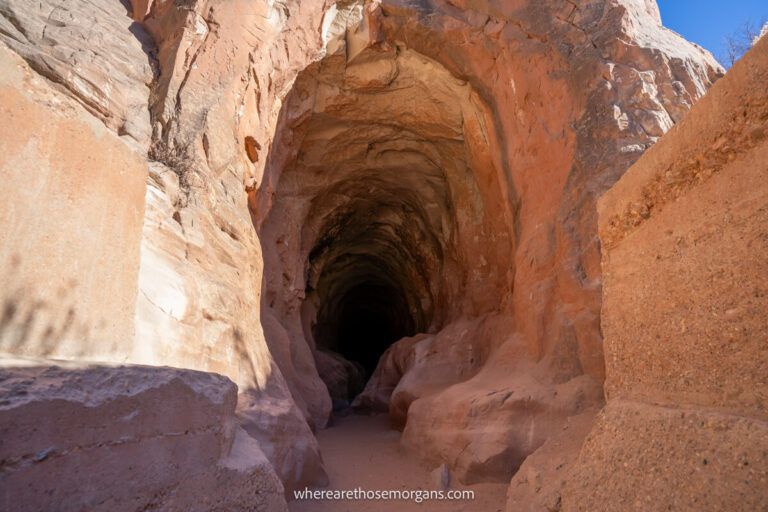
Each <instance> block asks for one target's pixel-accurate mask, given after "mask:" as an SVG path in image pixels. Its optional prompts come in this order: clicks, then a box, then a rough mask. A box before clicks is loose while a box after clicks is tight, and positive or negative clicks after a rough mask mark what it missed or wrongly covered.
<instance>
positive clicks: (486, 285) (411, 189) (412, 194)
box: [260, 46, 513, 399]
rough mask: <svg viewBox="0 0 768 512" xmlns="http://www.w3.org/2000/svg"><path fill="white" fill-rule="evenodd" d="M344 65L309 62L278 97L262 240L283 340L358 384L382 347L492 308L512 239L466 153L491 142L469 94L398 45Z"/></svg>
mask: <svg viewBox="0 0 768 512" xmlns="http://www.w3.org/2000/svg"><path fill="white" fill-rule="evenodd" d="M345 58H346V57H345V56H344V55H343V54H335V55H332V56H329V57H326V58H325V59H323V60H322V61H320V62H318V63H315V64H313V65H311V66H310V67H309V68H307V69H306V70H304V71H303V72H302V73H300V74H299V77H298V79H297V80H296V82H295V83H294V85H293V88H292V90H291V93H290V94H289V96H288V97H287V98H286V101H285V103H284V106H283V110H282V112H281V115H282V116H283V120H284V123H283V126H284V129H283V131H282V132H278V134H277V136H276V141H275V145H276V146H278V147H281V145H282V148H283V150H284V151H288V152H289V153H290V157H289V158H287V159H282V160H280V159H278V158H275V159H273V160H272V161H274V164H272V165H278V166H279V168H275V169H272V172H273V173H274V175H275V176H277V177H279V179H278V180H277V184H276V186H275V190H274V196H273V197H272V204H271V209H270V211H269V214H268V215H267V216H266V218H265V221H264V222H263V224H262V226H261V230H260V236H261V239H262V244H263V247H264V251H265V263H266V264H267V266H270V267H272V268H270V271H268V272H265V276H266V277H265V291H266V295H267V297H268V299H269V300H268V307H270V308H272V310H273V312H274V314H275V315H276V316H277V317H278V319H279V320H280V322H281V323H282V324H283V325H284V326H285V328H286V330H287V331H288V333H289V335H291V336H292V337H293V338H294V341H295V342H296V343H307V344H309V346H310V347H312V348H313V349H314V350H320V351H330V352H336V353H338V354H340V355H341V356H342V357H343V358H345V359H348V360H351V361H353V362H354V363H356V364H358V367H360V366H362V368H363V369H364V371H365V373H366V374H368V375H369V374H370V373H371V372H372V371H373V369H374V368H375V365H376V362H377V361H378V358H379V357H380V356H381V354H382V353H383V352H384V350H386V348H387V347H388V346H389V345H390V344H391V343H392V342H394V341H397V340H398V339H400V338H402V337H404V336H410V335H413V334H416V333H417V332H436V331H437V330H439V329H440V328H441V327H442V326H443V325H446V324H447V323H449V322H450V321H452V320H455V319H456V318H458V317H459V316H461V315H466V314H481V313H482V312H483V311H488V310H489V309H492V308H494V307H497V306H498V304H494V303H493V302H492V301H490V300H489V297H492V296H493V295H494V293H495V292H496V291H499V290H501V289H502V288H504V289H508V287H509V282H508V279H509V276H510V275H511V273H510V271H509V269H510V267H511V266H512V255H513V251H512V243H513V242H512V235H511V233H512V232H513V229H512V227H511V226H510V225H509V221H508V218H507V217H506V216H504V215H499V212H492V211H488V209H487V208H486V205H487V204H491V205H495V204H504V203H505V201H504V199H503V196H504V194H505V193H506V192H505V191H504V189H503V186H502V185H501V184H499V183H496V184H495V185H494V183H495V182H496V180H497V179H498V176H499V175H500V173H499V170H498V169H496V168H494V167H493V164H492V163H491V162H492V159H491V158H489V157H488V155H487V152H488V148H487V147H486V148H484V147H470V146H471V145H473V144H477V141H483V140H485V141H487V140H488V138H489V137H491V138H493V137H495V132H494V129H493V127H494V126H495V123H494V122H493V116H492V114H491V113H490V110H489V109H487V108H486V107H484V105H483V103H482V101H481V100H480V99H479V97H478V96H477V94H476V93H475V92H474V91H473V90H472V88H471V86H469V85H468V84H467V83H465V82H463V81H462V80H459V79H457V78H455V77H453V76H452V75H451V74H450V73H449V72H448V71H447V70H445V69H444V68H442V66H440V65H439V64H437V63H435V62H434V61H432V60H430V59H428V58H426V57H424V56H423V55H420V54H418V53H416V52H413V51H412V50H409V49H407V48H405V47H400V46H398V47H395V48H389V49H384V50H382V49H378V48H369V49H367V50H365V51H363V52H362V53H360V54H359V55H357V56H356V57H355V59H354V61H353V62H346V60H345ZM267 166H268V168H269V166H270V162H268V164H267ZM490 247H493V251H494V255H493V256H490V255H489V257H487V258H486V257H485V254H486V253H488V249H489V248H490ZM500 247H501V251H500V250H499V249H500ZM504 247H506V250H504V249H503V248H504ZM488 254H489V253H488ZM498 254H502V255H503V256H502V258H499V257H498V256H497V255H498ZM270 276H271V277H270ZM495 295H496V296H500V295H501V294H500V293H495ZM318 366H320V365H318ZM319 371H320V377H321V378H324V375H323V368H319ZM326 383H328V382H327V381H326ZM331 388H332V386H331V385H330V384H329V389H331ZM344 398H345V399H350V398H352V397H351V396H347V397H344Z"/></svg>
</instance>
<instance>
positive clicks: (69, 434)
mask: <svg viewBox="0 0 768 512" xmlns="http://www.w3.org/2000/svg"><path fill="white" fill-rule="evenodd" d="M9 364H10V365H17V364H19V361H5V362H4V363H3V366H4V368H3V369H1V370H0V400H1V402H0V404H1V405H0V439H2V441H0V500H1V502H2V503H3V504H4V505H3V508H4V509H8V510H10V509H11V508H13V509H17V510H52V509H56V510H62V511H68V510H72V511H75V510H84V509H87V510H125V511H134V510H145V509H152V510H200V511H203V510H220V511H235V510H244V509H247V510H265V511H266V510H269V511H272V510H286V505H285V501H284V499H283V496H282V493H283V488H282V485H281V484H280V481H279V479H278V478H277V476H276V475H275V473H274V471H273V470H272V467H271V466H270V464H269V462H268V461H267V459H266V457H264V454H263V453H262V452H261V450H260V449H259V446H258V444H257V443H256V441H254V440H253V439H252V438H250V437H249V436H248V435H247V434H245V432H244V431H243V430H242V429H241V428H239V427H238V425H237V421H236V419H235V416H234V411H235V400H236V393H237V388H236V386H235V385H234V384H233V383H232V382H231V381H230V380H228V379H226V378H225V377H222V376H220V375H215V374H207V373H202V372H195V371H190V370H176V369H172V368H155V367H142V366H122V367H105V366H90V367H76V366H75V365H74V364H71V363H70V364H67V363H63V364H64V367H63V368H62V367H59V366H43V365H44V364H46V361H27V362H26V364H27V365H31V366H27V367H9V366H7V365H9ZM48 364H50V362H48Z"/></svg>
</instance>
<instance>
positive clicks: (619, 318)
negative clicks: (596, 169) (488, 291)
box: [563, 39, 768, 510]
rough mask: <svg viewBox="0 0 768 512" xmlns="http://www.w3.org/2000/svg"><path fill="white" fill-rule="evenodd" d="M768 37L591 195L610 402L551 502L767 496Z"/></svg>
mask: <svg viewBox="0 0 768 512" xmlns="http://www.w3.org/2000/svg"><path fill="white" fill-rule="evenodd" d="M766 79H768V40H766V39H763V40H762V41H761V42H759V43H758V44H757V45H756V46H755V47H754V48H753V49H752V50H751V51H750V52H749V53H748V54H747V55H746V56H745V57H744V58H743V59H742V60H741V61H739V62H738V63H736V65H734V66H733V68H732V69H731V71H730V72H729V73H728V74H727V75H726V77H725V78H724V79H722V80H721V81H719V82H718V83H717V84H715V86H714V87H713V88H712V90H711V91H710V93H709V94H708V95H707V96H706V97H705V98H704V99H703V100H702V101H701V102H699V103H698V104H697V105H696V106H695V107H694V108H693V109H692V110H691V112H690V114H689V115H688V116H687V117H686V118H685V119H684V120H683V121H682V122H681V123H680V124H679V125H678V126H676V127H675V128H674V130H672V131H671V132H670V133H669V134H667V135H666V136H665V137H664V138H663V139H662V140H661V141H660V142H659V143H658V144H657V145H656V146H654V147H653V148H651V149H650V150H649V151H648V152H647V153H646V154H645V155H643V157H642V158H641V159H640V160H639V161H638V162H637V163H636V164H635V165H634V166H633V167H632V168H631V169H630V170H629V171H628V172H627V174H626V175H625V176H624V177H623V178H622V179H621V180H620V181H619V182H618V183H617V184H616V185H615V186H614V187H613V188H612V189H611V190H610V191H609V192H608V193H607V194H606V195H605V196H604V197H603V198H602V199H601V200H600V203H599V204H598V208H599V212H600V236H601V239H602V241H603V245H602V247H603V274H604V279H605V283H604V303H603V317H602V323H603V332H604V334H605V347H606V368H607V379H606V395H607V398H608V404H607V406H606V408H605V410H604V411H603V412H602V413H601V415H600V417H599V419H598V421H597V423H596V425H595V428H594V429H593V431H592V432H591V433H590V435H589V437H588V439H587V442H586V444H585V445H584V448H583V449H582V452H581V455H580V457H579V460H578V462H577V463H576V464H575V466H574V472H573V475H572V476H571V477H570V478H569V483H568V485H567V486H566V489H565V491H564V493H563V505H564V506H563V509H564V510H592V509H594V508H595V507H598V506H599V507H606V508H611V509H623V510H646V509H648V508H657V509H668V508H673V509H681V510H686V509H693V508H695V509H699V510H723V509H732V508H745V509H755V508H757V509H759V508H764V507H765V505H766V503H768V493H767V492H766V489H768V486H766V483H767V482H768V460H767V459H766V454H767V453H768V427H767V426H766V425H767V424H766V420H767V419H768V416H766V411H767V410H768V408H767V407H766V405H767V404H768V387H766V383H765V376H766V375H768V353H766V347H768V338H766V336H768V316H766V314H765V312H766V311H768V282H766V278H765V276H766V272H767V271H768V267H767V266H766V265H767V264H768V262H767V261H766V258H765V257H764V255H765V254H766V250H768V245H766V243H767V242H768V236H766V226H768V224H766V221H768V217H767V215H768V210H767V209H766V204H768V173H766V166H765V162H766V157H768V140H767V139H766V131H765V121H766V119H768V97H766V94H765V88H764V87H762V84H763V83H764V82H765V81H766Z"/></svg>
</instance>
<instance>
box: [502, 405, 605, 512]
mask: <svg viewBox="0 0 768 512" xmlns="http://www.w3.org/2000/svg"><path fill="white" fill-rule="evenodd" d="M596 413H597V411H596V410H590V411H587V412H584V413H582V414H579V415H578V416H571V417H570V418H568V421H567V422H566V423H565V425H563V428H562V430H561V431H560V432H558V433H556V434H554V435H552V436H551V437H550V438H548V439H547V441H546V442H545V443H544V444H543V445H542V446H541V447H540V448H538V449H537V450H536V451H535V452H533V453H532V454H531V455H529V456H528V457H527V458H526V459H525V462H523V464H522V466H520V469H519V470H518V471H517V473H515V476H514V477H513V478H512V481H511V482H510V483H509V489H507V508H506V510H507V512H517V511H520V512H540V511H547V512H549V511H557V510H560V506H561V503H562V492H563V487H564V485H565V483H566V480H567V479H570V478H572V477H571V476H570V469H571V466H572V465H573V463H574V462H576V459H577V458H578V456H579V452H580V450H581V446H582V444H583V443H584V439H585V438H586V437H587V434H589V432H590V430H591V429H592V424H593V422H594V420H595V414H596ZM600 507H602V505H601V506H600ZM598 508H599V507H598Z"/></svg>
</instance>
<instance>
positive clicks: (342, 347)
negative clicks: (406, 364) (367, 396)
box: [315, 281, 415, 377]
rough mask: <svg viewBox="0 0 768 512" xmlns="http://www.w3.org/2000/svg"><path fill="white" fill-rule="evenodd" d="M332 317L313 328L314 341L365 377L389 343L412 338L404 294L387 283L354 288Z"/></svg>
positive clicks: (354, 286) (341, 300)
mask: <svg viewBox="0 0 768 512" xmlns="http://www.w3.org/2000/svg"><path fill="white" fill-rule="evenodd" d="M331 314H332V315H333V317H332V318H329V319H324V320H325V321H323V322H321V323H319V324H318V326H316V329H315V339H317V340H318V344H319V345H320V346H323V347H324V348H328V349H330V350H333V351H334V352H337V353H339V354H341V355H342V356H343V357H344V358H346V359H348V360H350V361H353V362H357V363H359V364H360V365H361V366H362V367H363V368H364V369H365V374H366V377H368V376H370V375H371V374H372V373H373V371H374V370H375V369H376V365H377V363H378V362H379V359H380V358H381V355H382V354H383V353H384V352H385V351H386V350H387V348H389V346H390V345H391V344H392V343H394V342H395V341H397V340H399V339H401V338H403V337H405V336H412V335H413V334H415V322H414V319H413V318H412V316H411V314H410V312H409V310H408V303H407V300H406V298H405V295H404V293H403V291H402V290H400V289H398V288H396V287H395V286H392V285H391V284H389V283H386V282H376V281H367V282H361V283H358V284H355V285H353V286H352V287H351V288H350V289H349V290H348V291H347V292H346V293H345V294H344V295H343V297H341V298H339V299H338V306H337V307H336V308H334V310H333V311H332V312H331Z"/></svg>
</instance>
